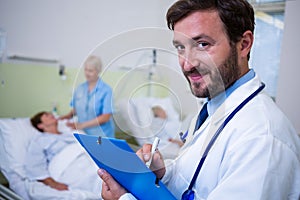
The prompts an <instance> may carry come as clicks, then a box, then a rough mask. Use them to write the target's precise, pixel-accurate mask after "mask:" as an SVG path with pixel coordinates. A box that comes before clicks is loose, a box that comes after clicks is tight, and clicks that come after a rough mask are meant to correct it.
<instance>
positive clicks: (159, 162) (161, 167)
mask: <svg viewBox="0 0 300 200" xmlns="http://www.w3.org/2000/svg"><path fill="white" fill-rule="evenodd" d="M151 147H152V144H144V145H143V147H142V148H141V149H139V150H138V151H137V152H136V154H137V156H138V157H139V158H140V159H141V160H142V161H143V162H145V163H146V162H148V161H149V160H150V157H151ZM150 169H151V170H152V171H153V172H154V173H155V175H156V177H157V178H159V179H161V178H162V177H163V176H164V175H165V173H166V168H165V163H164V160H163V157H162V155H161V153H160V152H159V151H155V153H154V154H153V158H152V162H151V165H150Z"/></svg>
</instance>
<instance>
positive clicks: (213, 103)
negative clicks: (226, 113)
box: [207, 69, 255, 116]
mask: <svg viewBox="0 0 300 200" xmlns="http://www.w3.org/2000/svg"><path fill="white" fill-rule="evenodd" d="M254 77H255V72H254V70H253V69H250V70H249V72H247V73H246V74H245V75H244V76H242V77H241V78H240V79H238V80H237V81H236V82H234V84H233V85H232V86H230V87H229V88H227V89H226V90H225V91H224V92H222V93H221V94H218V95H217V96H216V97H214V98H212V99H211V100H210V101H208V104H207V112H208V116H211V115H212V114H213V113H214V112H215V111H216V110H217V108H218V107H220V105H221V104H222V103H223V102H224V101H225V100H226V99H227V98H228V97H229V95H230V94H231V93H232V92H233V91H235V90H236V89H237V88H238V87H240V86H241V85H243V84H245V83H246V82H248V81H250V80H251V79H253V78H254Z"/></svg>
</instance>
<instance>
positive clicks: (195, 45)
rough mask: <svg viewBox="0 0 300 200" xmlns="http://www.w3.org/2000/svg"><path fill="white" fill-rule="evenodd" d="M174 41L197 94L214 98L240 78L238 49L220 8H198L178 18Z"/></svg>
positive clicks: (187, 77)
mask: <svg viewBox="0 0 300 200" xmlns="http://www.w3.org/2000/svg"><path fill="white" fill-rule="evenodd" d="M173 44H174V46H175V48H176V49H177V51H178V57H179V64H180V66H181V68H182V71H183V73H184V75H185V77H186V79H187V80H188V82H189V83H190V87H191V90H192V93H193V94H194V95H195V96H196V97H200V98H203V97H208V98H212V97H214V96H216V95H217V94H219V93H220V92H222V91H224V90H225V89H226V88H227V87H228V86H230V85H231V84H232V83H233V82H234V81H235V80H237V79H238V76H239V74H240V73H239V67H238V61H237V51H236V48H235V46H234V45H233V46H230V41H229V39H228V36H227V34H226V32H225V29H224V27H223V23H222V21H221V19H220V17H219V15H218V13H217V11H213V10H210V11H196V12H194V13H192V14H190V15H188V16H187V17H185V18H183V19H181V20H180V21H178V22H177V23H176V24H175V26H174V40H173Z"/></svg>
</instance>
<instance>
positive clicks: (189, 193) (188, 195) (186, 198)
mask: <svg viewBox="0 0 300 200" xmlns="http://www.w3.org/2000/svg"><path fill="white" fill-rule="evenodd" d="M264 87H265V84H264V83H262V84H261V86H260V87H259V88H258V89H257V90H255V91H254V92H253V93H252V94H250V95H249V96H248V97H247V98H246V99H245V100H244V101H243V102H242V103H241V104H239V105H238V106H237V107H236V108H235V109H234V110H233V111H232V112H231V113H230V115H229V116H228V117H227V118H226V119H225V120H224V122H223V123H222V124H221V126H220V127H219V128H218V130H217V131H216V133H215V134H214V135H213V137H212V139H211V140H210V142H209V143H208V145H207V147H206V149H205V151H204V153H203V155H202V157H201V159H200V161H199V164H198V166H197V169H196V171H195V173H194V176H193V178H192V180H191V182H190V185H189V187H188V189H187V190H186V191H185V192H184V193H183V194H182V196H181V200H193V199H194V198H195V192H194V191H193V189H192V188H193V187H194V185H195V182H196V179H197V177H198V175H199V172H200V170H201V168H202V165H203V163H204V161H205V159H206V157H207V154H208V152H209V150H210V149H211V147H212V146H213V144H214V143H215V141H216V140H217V138H218V136H219V135H220V133H221V132H222V130H223V129H224V128H225V126H226V125H227V124H228V122H229V121H230V120H231V119H232V118H233V116H234V115H235V114H236V113H238V112H239V111H240V110H241V109H242V108H243V107H244V106H245V105H246V104H247V103H248V102H249V101H250V100H251V99H253V98H254V97H255V96H256V95H257V94H258V93H260V92H261V91H262V90H263V89H264ZM187 135H188V132H186V133H185V134H184V135H183V134H181V135H180V138H181V140H182V141H185V138H186V137H187Z"/></svg>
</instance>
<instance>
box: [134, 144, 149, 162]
mask: <svg viewBox="0 0 300 200" xmlns="http://www.w3.org/2000/svg"><path fill="white" fill-rule="evenodd" d="M151 147H152V145H151V144H144V145H143V147H142V148H140V149H139V150H138V151H137V152H136V155H137V156H138V157H139V158H140V159H141V160H142V161H144V162H148V161H149V160H150V157H151Z"/></svg>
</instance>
